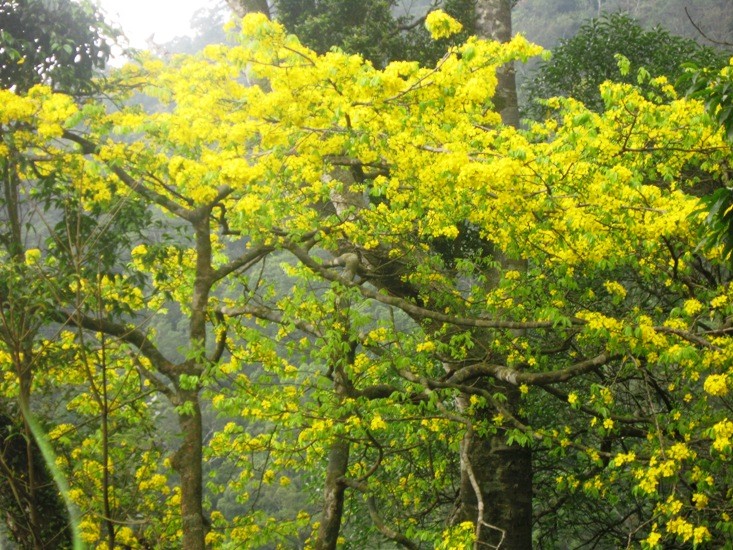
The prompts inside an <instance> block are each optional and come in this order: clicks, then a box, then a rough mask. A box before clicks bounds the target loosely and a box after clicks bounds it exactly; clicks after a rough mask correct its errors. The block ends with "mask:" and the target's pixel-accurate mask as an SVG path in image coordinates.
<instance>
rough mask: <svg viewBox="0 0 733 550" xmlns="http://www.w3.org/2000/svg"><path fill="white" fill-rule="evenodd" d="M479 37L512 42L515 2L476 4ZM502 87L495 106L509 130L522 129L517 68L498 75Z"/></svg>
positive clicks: (506, 67) (502, 70)
mask: <svg viewBox="0 0 733 550" xmlns="http://www.w3.org/2000/svg"><path fill="white" fill-rule="evenodd" d="M475 25H476V27H475V29H474V31H475V33H476V35H477V36H480V37H481V38H486V39H491V40H496V41H498V42H508V41H509V40H511V38H512V0H478V1H477V2H476V22H475ZM497 78H498V81H499V82H498V84H497V87H496V95H495V96H494V103H495V105H496V108H497V110H498V111H499V113H500V114H501V120H502V121H503V122H504V124H506V125H509V126H514V127H518V126H519V108H518V104H517V85H516V80H515V75H514V64H512V63H507V64H506V65H504V66H503V67H500V68H499V70H498V71H497Z"/></svg>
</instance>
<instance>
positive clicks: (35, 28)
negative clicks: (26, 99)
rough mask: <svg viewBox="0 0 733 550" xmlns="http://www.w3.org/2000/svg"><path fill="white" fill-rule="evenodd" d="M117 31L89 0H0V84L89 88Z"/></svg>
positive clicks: (65, 89)
mask: <svg viewBox="0 0 733 550" xmlns="http://www.w3.org/2000/svg"><path fill="white" fill-rule="evenodd" d="M116 35H117V31H115V30H114V29H113V28H112V27H111V26H109V25H108V24H107V23H105V22H104V18H103V17H102V15H101V13H100V12H99V10H98V8H97V7H96V6H95V5H94V4H93V3H91V2H89V1H88V0H85V1H83V2H72V1H71V0H50V1H49V0H0V86H2V87H3V88H13V89H15V90H17V91H18V92H23V91H25V90H28V89H29V88H30V87H32V86H33V85H34V84H38V83H45V84H53V86H54V87H55V88H57V89H59V90H63V91H76V92H80V91H88V89H89V87H90V86H91V77H92V75H93V74H94V73H95V71H98V70H100V69H102V68H103V67H104V66H105V64H106V62H107V61H108V59H109V57H110V49H111V48H110V42H111V40H112V39H114V37H115V36H116Z"/></svg>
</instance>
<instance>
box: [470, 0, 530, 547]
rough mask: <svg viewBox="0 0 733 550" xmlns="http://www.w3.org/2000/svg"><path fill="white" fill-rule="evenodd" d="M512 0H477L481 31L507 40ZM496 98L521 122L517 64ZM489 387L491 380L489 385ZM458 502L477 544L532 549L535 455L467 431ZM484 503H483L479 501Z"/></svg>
mask: <svg viewBox="0 0 733 550" xmlns="http://www.w3.org/2000/svg"><path fill="white" fill-rule="evenodd" d="M511 16H512V13H511V0H479V1H478V2H477V3H476V28H475V32H476V34H477V35H478V36H480V37H482V38H486V39H493V40H497V41H499V42H507V41H509V40H510V39H511V35H512V17H511ZM497 79H498V84H497V88H496V95H495V97H494V102H495V105H496V108H497V110H498V111H499V113H500V114H501V118H502V122H503V123H504V124H506V125H508V126H514V127H518V126H519V110H518V104H517V89H516V82H515V76H514V66H513V65H512V64H507V65H505V66H503V67H500V68H499V70H498V71H497ZM497 259H498V260H499V262H500V263H501V264H502V267H504V268H507V269H526V266H525V265H523V263H522V262H516V261H511V260H509V259H507V258H505V257H503V255H499V257H498V258H497ZM487 386H488V384H487ZM487 389H489V390H490V391H492V392H495V391H497V390H502V391H503V393H504V395H506V397H507V401H506V403H505V407H506V408H507V409H508V410H509V411H510V412H511V413H513V414H516V413H517V411H518V410H519V405H520V395H519V392H518V391H517V389H516V388H515V387H514V386H511V385H509V384H501V385H500V386H499V387H497V386H496V385H494V386H492V387H490V388H487ZM496 412H497V411H493V410H491V409H486V410H485V411H484V415H485V416H486V417H487V418H483V419H482V420H488V421H489V422H490V421H491V418H490V417H491V416H493V415H494V414H496ZM462 447H463V448H462V450H461V486H460V504H459V512H458V515H457V519H458V520H459V521H472V522H474V523H475V524H477V529H476V532H477V534H478V540H477V542H476V547H477V548H490V547H493V548H502V549H507V550H527V549H529V548H532V454H531V450H530V449H529V448H528V447H521V446H519V445H516V444H515V445H507V444H506V437H505V435H504V433H503V431H501V430H500V431H499V432H498V433H497V434H496V435H495V436H487V437H479V436H477V435H476V434H474V433H472V431H470V430H469V433H467V435H466V437H465V438H464V440H463V443H462ZM479 504H480V505H481V506H480V505H479Z"/></svg>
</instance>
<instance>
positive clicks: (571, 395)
mask: <svg viewBox="0 0 733 550" xmlns="http://www.w3.org/2000/svg"><path fill="white" fill-rule="evenodd" d="M577 402H578V394H577V393H575V392H570V393H569V394H568V403H570V404H571V405H575V403H577Z"/></svg>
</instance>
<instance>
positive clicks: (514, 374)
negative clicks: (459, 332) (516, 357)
mask: <svg viewBox="0 0 733 550" xmlns="http://www.w3.org/2000/svg"><path fill="white" fill-rule="evenodd" d="M610 359H611V356H610V355H609V354H607V353H605V352H604V353H601V354H600V355H596V356H595V357H592V358H591V359H586V360H585V361H581V362H580V363H576V364H574V365H571V366H569V367H567V368H564V369H560V370H556V371H549V372H521V371H518V370H516V369H513V368H510V367H505V366H503V365H489V364H487V363H478V364H475V365H469V366H467V367H463V368H461V369H459V370H457V371H456V372H455V373H453V375H452V376H451V377H450V378H448V382H449V383H454V384H460V383H464V382H467V381H469V380H472V379H474V378H479V377H481V376H492V377H494V378H496V379H497V380H502V381H504V382H509V383H510V384H512V385H514V386H518V385H519V384H530V385H533V386H541V385H545V384H557V383H560V382H567V381H568V380H570V379H571V378H575V377H576V376H580V375H581V374H585V373H587V372H590V371H592V370H593V369H595V368H597V367H600V366H601V365H603V364H605V363H606V362H608V361H609V360H610Z"/></svg>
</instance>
